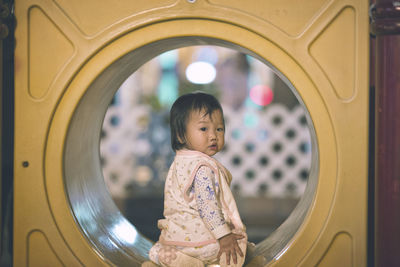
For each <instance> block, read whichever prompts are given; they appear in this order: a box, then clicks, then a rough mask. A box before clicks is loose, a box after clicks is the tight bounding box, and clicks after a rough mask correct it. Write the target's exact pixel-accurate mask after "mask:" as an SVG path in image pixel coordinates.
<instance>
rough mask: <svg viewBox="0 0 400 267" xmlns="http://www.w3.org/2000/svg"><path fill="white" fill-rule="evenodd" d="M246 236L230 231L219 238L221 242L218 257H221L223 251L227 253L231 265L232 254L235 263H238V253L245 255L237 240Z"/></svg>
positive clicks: (227, 259) (228, 262)
mask: <svg viewBox="0 0 400 267" xmlns="http://www.w3.org/2000/svg"><path fill="white" fill-rule="evenodd" d="M244 237H245V236H243V235H238V234H233V233H230V234H227V235H225V236H223V237H221V238H220V239H218V242H219V253H218V259H219V258H220V257H221V255H222V254H223V253H225V256H226V263H227V264H228V265H230V263H231V256H232V259H233V263H234V264H236V263H237V254H239V255H240V256H241V257H243V252H242V250H241V249H240V247H239V245H238V242H237V240H239V239H242V238H244Z"/></svg>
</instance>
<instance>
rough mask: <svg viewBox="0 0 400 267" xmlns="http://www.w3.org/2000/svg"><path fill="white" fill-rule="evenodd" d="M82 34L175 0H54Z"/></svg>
mask: <svg viewBox="0 0 400 267" xmlns="http://www.w3.org/2000/svg"><path fill="white" fill-rule="evenodd" d="M54 2H56V3H57V4H58V5H59V6H60V8H61V9H62V10H63V11H64V12H65V14H66V15H67V16H68V17H69V18H70V19H71V20H72V21H73V23H74V24H75V25H76V26H77V27H78V28H79V29H80V30H81V31H82V32H83V34H84V35H87V36H92V35H95V34H97V33H99V32H101V31H103V30H104V29H106V28H107V27H109V26H110V25H112V24H114V23H116V22H118V21H120V20H122V19H126V18H129V17H131V16H135V15H138V14H141V13H144V12H149V11H153V10H157V11H158V12H162V10H160V9H162V8H165V7H168V6H171V5H172V4H174V3H175V2H176V0H165V1H135V2H132V1H131V0H119V1H107V0H85V3H84V4H83V3H82V1H81V0H54Z"/></svg>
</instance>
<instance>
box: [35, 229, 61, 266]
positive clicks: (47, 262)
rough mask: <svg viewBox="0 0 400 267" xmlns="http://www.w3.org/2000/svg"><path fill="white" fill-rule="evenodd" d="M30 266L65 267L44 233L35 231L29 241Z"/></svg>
mask: <svg viewBox="0 0 400 267" xmlns="http://www.w3.org/2000/svg"><path fill="white" fill-rule="evenodd" d="M28 246H29V248H28V250H29V256H28V266H43V267H47V266H48V267H57V266H63V265H62V264H61V262H60V259H59V258H58V257H57V255H56V254H55V251H54V250H53V248H52V247H51V246H50V244H49V242H48V240H47V239H46V237H45V236H44V234H43V233H42V232H39V231H33V232H32V233H30V235H29V239H28Z"/></svg>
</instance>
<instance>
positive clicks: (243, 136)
mask: <svg viewBox="0 0 400 267" xmlns="http://www.w3.org/2000/svg"><path fill="white" fill-rule="evenodd" d="M197 90H201V91H204V92H207V93H210V94H212V95H214V96H216V97H217V98H218V99H219V101H220V102H221V104H222V106H223V109H224V116H225V122H226V133H225V138H226V140H225V144H226V145H225V148H224V149H223V151H221V152H219V153H218V154H217V155H216V156H215V158H216V159H218V160H219V161H220V162H221V163H222V164H223V165H225V167H227V168H228V169H229V170H230V172H231V173H232V176H233V181H232V185H231V188H232V190H233V192H234V195H235V199H236V202H237V205H238V208H239V211H240V214H241V217H242V220H243V222H244V223H245V225H246V226H247V232H248V235H249V240H250V241H252V242H255V243H258V242H260V241H262V240H263V239H265V238H266V237H267V236H268V235H270V234H271V233H272V232H273V231H274V230H275V229H276V228H277V227H279V225H280V224H282V222H283V221H284V220H285V219H286V218H287V217H288V216H289V214H290V213H291V211H292V210H293V209H294V207H295V206H296V204H297V203H298V201H299V199H300V198H301V196H302V195H303V192H304V189H305V186H306V184H307V180H308V175H309V170H310V167H311V140H310V128H309V126H308V123H307V119H306V118H307V115H306V114H307V111H306V110H305V109H304V106H303V105H302V104H300V103H299V100H298V99H297V98H296V96H295V95H294V94H293V92H292V91H291V90H290V88H289V87H288V85H287V84H286V83H285V82H284V81H283V80H281V79H280V78H279V77H278V76H277V75H276V74H275V73H274V71H273V70H272V69H271V68H270V67H268V66H267V65H266V64H264V63H263V62H261V61H259V60H257V59H255V58H254V57H251V56H249V55H246V54H243V53H240V52H238V51H236V50H232V49H228V48H224V47H219V46H191V47H185V48H180V49H176V50H171V51H168V52H166V53H163V54H161V55H159V56H157V57H156V58H153V59H152V60H150V61H149V62H147V63H146V64H144V65H143V66H141V67H140V68H139V69H138V70H137V71H135V72H134V73H132V75H131V76H130V77H129V78H128V79H127V80H126V81H125V82H124V83H123V84H122V85H121V87H120V89H119V90H118V91H117V93H116V94H115V96H114V98H113V100H112V102H111V103H110V106H109V108H108V110H107V112H106V114H105V118H104V123H103V129H102V138H101V142H100V157H101V162H102V166H103V175H104V180H105V183H106V185H107V188H108V190H109V192H110V194H111V196H112V198H113V199H114V201H115V203H116V205H117V206H118V207H119V209H120V210H121V212H122V214H124V216H125V217H126V218H127V219H128V220H129V221H131V222H132V224H134V225H135V227H136V228H137V230H138V231H140V232H141V233H142V234H143V235H145V236H146V237H148V238H149V239H151V240H153V241H157V239H158V236H159V231H158V229H157V220H158V219H160V218H162V216H163V215H162V212H163V188H164V181H165V178H166V176H167V172H168V169H169V166H170V164H171V163H172V161H173V157H174V152H173V150H172V148H171V142H170V132H169V131H170V130H169V109H170V107H171V105H172V103H173V102H174V101H175V99H176V98H177V97H179V96H180V95H182V94H184V93H188V92H192V91H197Z"/></svg>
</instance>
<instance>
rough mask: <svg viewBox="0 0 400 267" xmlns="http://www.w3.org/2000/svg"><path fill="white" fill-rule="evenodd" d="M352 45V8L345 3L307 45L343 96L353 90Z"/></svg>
mask: <svg viewBox="0 0 400 267" xmlns="http://www.w3.org/2000/svg"><path fill="white" fill-rule="evenodd" d="M355 46H356V43H355V12H354V9H353V8H350V7H347V8H345V9H344V10H343V11H341V12H340V13H339V14H338V16H337V17H336V18H335V20H334V21H333V22H332V23H331V24H330V25H329V26H328V27H327V28H326V30H324V31H323V32H322V33H321V35H320V36H318V38H317V39H316V40H315V41H314V43H313V44H312V45H311V47H310V51H311V55H312V56H313V58H314V59H315V61H317V62H318V64H320V66H321V68H322V70H323V71H324V72H325V73H326V75H327V76H328V79H329V80H330V82H331V83H332V86H333V88H334V90H335V92H336V94H337V96H338V97H339V98H341V99H343V100H347V99H350V98H351V97H352V96H353V94H354V90H355V88H354V85H355V84H354V79H355V76H354V69H355Z"/></svg>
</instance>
